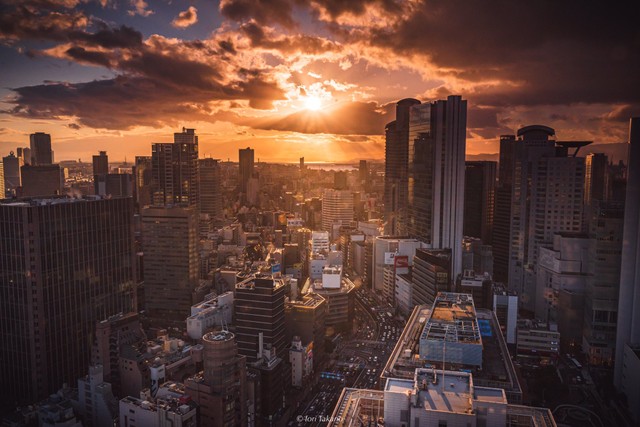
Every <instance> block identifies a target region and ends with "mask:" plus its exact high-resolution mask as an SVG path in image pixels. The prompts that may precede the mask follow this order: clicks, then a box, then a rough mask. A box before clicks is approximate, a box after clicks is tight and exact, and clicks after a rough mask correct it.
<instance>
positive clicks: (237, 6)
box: [220, 0, 297, 28]
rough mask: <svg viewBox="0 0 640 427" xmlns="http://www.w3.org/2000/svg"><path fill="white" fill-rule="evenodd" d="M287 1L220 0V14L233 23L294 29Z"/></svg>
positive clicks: (291, 6)
mask: <svg viewBox="0 0 640 427" xmlns="http://www.w3.org/2000/svg"><path fill="white" fill-rule="evenodd" d="M292 12H293V5H292V2H291V1H289V0H222V1H221V2H220V13H222V15H224V16H226V17H227V18H229V19H232V20H234V21H239V22H241V21H249V20H255V21H256V22H258V23H259V24H267V23H271V24H272V23H276V24H280V25H282V26H284V27H286V28H293V27H296V26H297V24H296V23H295V20H294V19H293V17H292Z"/></svg>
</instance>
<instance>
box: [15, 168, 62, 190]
mask: <svg viewBox="0 0 640 427" xmlns="http://www.w3.org/2000/svg"><path fill="white" fill-rule="evenodd" d="M20 176H21V179H22V187H21V190H20V196H21V197H37V196H55V195H59V194H62V188H63V187H64V179H63V176H62V171H61V170H60V165H40V166H32V165H24V166H22V167H21V168H20Z"/></svg>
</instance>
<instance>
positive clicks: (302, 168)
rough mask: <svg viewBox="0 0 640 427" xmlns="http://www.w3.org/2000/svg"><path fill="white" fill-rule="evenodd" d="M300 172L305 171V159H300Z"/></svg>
mask: <svg viewBox="0 0 640 427" xmlns="http://www.w3.org/2000/svg"><path fill="white" fill-rule="evenodd" d="M300 171H301V172H302V171H304V157H300Z"/></svg>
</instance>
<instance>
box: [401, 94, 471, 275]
mask: <svg viewBox="0 0 640 427" xmlns="http://www.w3.org/2000/svg"><path fill="white" fill-rule="evenodd" d="M466 131H467V101H465V100H463V99H462V98H461V97H460V96H449V97H448V98H447V100H439V101H435V102H432V103H429V104H421V105H415V106H413V107H412V108H411V110H410V120H409V190H408V205H409V215H408V222H407V232H408V234H409V235H410V236H411V237H415V238H416V239H418V240H420V241H422V242H425V243H426V244H427V246H428V247H431V248H434V249H443V248H451V266H452V271H451V274H452V276H453V278H455V277H457V276H458V274H461V273H462V237H463V232H462V231H463V214H464V172H465V170H464V167H465V164H464V158H465V145H466Z"/></svg>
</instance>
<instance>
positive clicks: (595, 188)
mask: <svg viewBox="0 0 640 427" xmlns="http://www.w3.org/2000/svg"><path fill="white" fill-rule="evenodd" d="M608 165H609V159H608V158H607V155H606V154H603V153H590V154H587V156H586V157H585V173H584V204H585V205H586V206H589V205H590V204H591V202H592V201H594V200H600V201H606V200H607V199H608V197H607V190H608V188H609V184H608V178H609V173H608V172H607V167H608Z"/></svg>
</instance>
